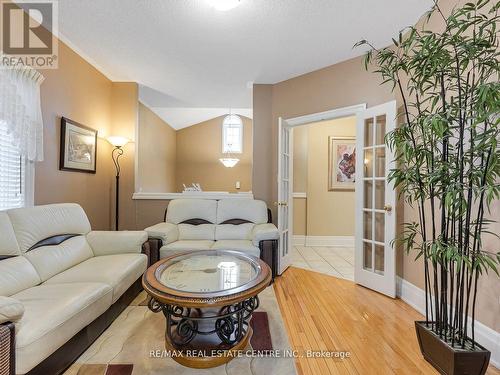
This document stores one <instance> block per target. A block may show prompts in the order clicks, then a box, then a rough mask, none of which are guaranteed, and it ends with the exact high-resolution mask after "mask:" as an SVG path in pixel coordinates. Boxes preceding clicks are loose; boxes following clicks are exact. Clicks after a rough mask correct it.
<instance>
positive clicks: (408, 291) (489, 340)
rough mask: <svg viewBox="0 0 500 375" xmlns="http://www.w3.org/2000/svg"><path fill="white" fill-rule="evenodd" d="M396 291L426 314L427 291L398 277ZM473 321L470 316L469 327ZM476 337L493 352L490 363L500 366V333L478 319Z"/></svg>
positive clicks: (399, 295)
mask: <svg viewBox="0 0 500 375" xmlns="http://www.w3.org/2000/svg"><path fill="white" fill-rule="evenodd" d="M396 293H397V296H398V297H399V298H401V299H402V300H403V301H405V302H406V303H407V304H408V305H410V306H411V307H413V308H414V309H415V310H417V311H418V312H419V313H421V314H422V315H423V314H425V292H424V291H423V290H422V289H420V288H418V287H416V286H415V285H413V284H412V283H410V282H408V281H406V280H405V279H402V278H401V277H398V278H397V291H396ZM471 322H472V319H471V318H470V317H469V323H468V326H469V327H470V326H471ZM475 339H476V341H477V342H478V343H479V344H481V345H482V346H484V347H485V348H486V349H488V350H489V351H490V352H491V358H490V363H491V364H492V365H493V366H495V367H496V368H500V333H499V332H497V331H495V330H493V329H491V328H489V327H487V326H485V325H484V324H482V323H480V322H478V321H477V320H476V324H475Z"/></svg>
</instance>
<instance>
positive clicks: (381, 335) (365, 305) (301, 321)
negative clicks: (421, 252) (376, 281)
mask: <svg viewBox="0 0 500 375" xmlns="http://www.w3.org/2000/svg"><path fill="white" fill-rule="evenodd" d="M274 290H275V292H276V296H277V299H278V303H279V305H280V309H281V313H282V315H283V319H284V321H285V325H286V327H287V332H288V337H289V339H290V343H291V345H292V348H293V349H294V350H297V351H299V352H300V353H302V352H303V351H306V350H314V351H321V350H324V351H348V352H350V357H349V358H345V359H332V358H305V357H304V358H298V359H297V361H296V364H297V370H298V372H299V374H304V375H312V374H318V375H325V374H361V375H365V374H366V375H372V374H384V375H385V374H405V375H406V374H412V375H413V374H438V372H437V371H436V370H434V368H433V367H432V366H431V365H430V364H428V363H427V362H426V361H425V360H424V359H423V358H422V355H421V354H420V349H419V347H418V343H417V340H416V337H415V329H414V325H413V322H414V321H415V320H419V319H421V318H422V316H421V315H420V314H419V313H418V312H417V311H415V310H414V309H413V308H411V307H410V306H409V305H407V304H406V303H404V302H403V301H401V300H398V299H396V300H393V299H391V298H389V297H386V296H383V295H381V294H378V293H376V292H373V291H371V290H369V289H366V288H363V287H361V286H358V285H355V284H354V283H353V282H350V281H347V280H341V279H338V278H335V277H332V276H328V275H324V274H320V273H316V272H312V271H307V270H303V269H299V268H294V267H291V268H289V269H288V270H287V271H286V272H285V273H284V274H283V275H282V276H281V277H278V278H276V281H275V283H274ZM487 374H488V375H500V371H499V370H497V369H495V368H494V367H492V366H490V368H489V369H488V372H487Z"/></svg>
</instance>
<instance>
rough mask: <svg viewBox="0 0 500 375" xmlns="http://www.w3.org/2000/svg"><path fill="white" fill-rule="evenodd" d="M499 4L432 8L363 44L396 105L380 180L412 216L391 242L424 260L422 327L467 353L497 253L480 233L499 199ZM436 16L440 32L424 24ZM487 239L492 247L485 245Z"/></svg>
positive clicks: (499, 260)
mask: <svg viewBox="0 0 500 375" xmlns="http://www.w3.org/2000/svg"><path fill="white" fill-rule="evenodd" d="M499 8H500V2H498V1H491V0H478V1H476V2H470V3H467V4H465V5H464V6H462V7H459V8H456V9H454V10H453V11H452V13H451V14H450V15H449V16H445V15H444V14H443V12H442V11H441V9H440V8H439V6H438V4H437V2H436V3H435V4H434V7H433V8H432V10H431V11H430V12H428V13H427V14H426V16H425V21H424V22H423V26H422V27H418V28H417V27H410V28H407V29H405V30H403V31H402V32H400V33H399V35H398V37H397V38H395V39H393V45H392V46H391V47H388V48H382V49H376V48H375V47H374V46H373V45H371V44H370V43H369V42H368V41H366V40H362V41H360V42H358V43H357V44H356V45H355V46H356V47H360V46H364V47H368V52H367V53H366V54H365V57H364V59H363V65H364V67H365V69H367V70H368V69H371V70H373V72H374V73H376V74H378V75H380V77H381V78H382V83H383V84H387V85H391V86H392V88H393V90H395V91H396V92H397V94H398V96H399V97H400V98H401V102H402V107H403V110H402V113H401V118H400V121H399V123H400V125H399V126H398V127H397V128H396V129H395V130H394V131H393V132H391V133H389V134H388V135H387V137H386V143H387V145H388V146H389V147H390V148H391V149H392V150H393V151H394V152H395V156H396V164H395V167H394V168H393V169H391V171H390V172H389V176H388V178H389V180H390V181H392V182H393V183H394V185H395V186H396V188H397V189H398V193H399V196H400V198H402V199H404V200H405V202H407V203H408V204H410V205H411V206H413V207H415V208H416V209H418V223H417V222H411V223H406V224H405V225H404V228H403V230H402V231H401V233H400V235H399V236H398V238H397V239H396V240H395V242H396V243H398V244H400V245H401V246H402V248H403V249H404V250H406V251H408V252H410V251H415V254H416V257H417V258H420V257H423V259H424V267H425V290H426V295H427V299H426V320H427V321H428V322H431V321H432V323H430V324H432V327H433V329H434V331H435V332H436V333H437V334H438V335H440V337H442V338H443V339H444V340H447V341H449V342H450V344H451V345H455V344H458V345H461V346H462V347H466V346H467V347H468V346H471V347H474V327H472V340H470V339H469V338H468V337H467V319H466V317H467V315H468V314H470V313H471V314H472V316H473V317H474V316H475V304H476V295H477V280H478V277H479V275H482V274H484V273H487V272H489V271H493V272H495V273H496V274H498V268H499V264H500V252H499V244H500V240H498V238H497V237H495V236H496V234H495V233H492V232H491V231H490V230H489V227H490V224H491V220H490V219H488V217H489V215H490V216H491V213H490V209H491V207H492V204H493V202H494V201H496V200H498V199H499V197H500V184H499V181H500V149H499V146H498V143H499V142H498V141H499V135H500V134H499V121H500V120H499V118H500V116H499V113H500V83H499V72H500V63H499V55H500V52H499V40H498V35H497V34H498V33H497V24H498V21H499V15H498V11H499ZM435 17H437V18H439V19H440V20H441V23H442V25H443V26H442V28H441V29H440V30H429V29H428V28H427V26H428V23H427V22H428V21H429V19H431V18H435ZM489 236H490V238H491V236H493V238H494V240H493V241H491V240H490V241H488V242H487V243H488V244H489V245H487V246H486V241H485V239H486V238H488V237H489Z"/></svg>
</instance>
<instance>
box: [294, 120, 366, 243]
mask: <svg viewBox="0 0 500 375" xmlns="http://www.w3.org/2000/svg"><path fill="white" fill-rule="evenodd" d="M330 136H339V137H355V136H356V118H355V117H350V118H343V119H336V120H330V121H321V122H317V123H312V124H308V125H304V126H299V127H296V128H294V129H293V139H294V149H293V163H294V164H293V183H294V185H293V190H294V192H304V193H306V198H295V199H294V200H293V202H294V207H293V216H294V228H293V234H294V235H307V236H354V203H355V196H354V191H353V190H351V191H338V190H337V191H328V159H329V155H328V138H329V137H330Z"/></svg>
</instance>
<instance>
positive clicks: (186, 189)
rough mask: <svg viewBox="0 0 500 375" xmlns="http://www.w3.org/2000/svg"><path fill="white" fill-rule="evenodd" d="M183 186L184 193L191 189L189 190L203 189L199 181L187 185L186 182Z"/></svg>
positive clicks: (197, 190)
mask: <svg viewBox="0 0 500 375" xmlns="http://www.w3.org/2000/svg"><path fill="white" fill-rule="evenodd" d="M182 187H183V188H184V190H183V191H182V192H183V193H185V192H187V191H189V192H199V191H203V190H202V189H201V185H200V184H198V183H192V184H191V186H186V184H182Z"/></svg>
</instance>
